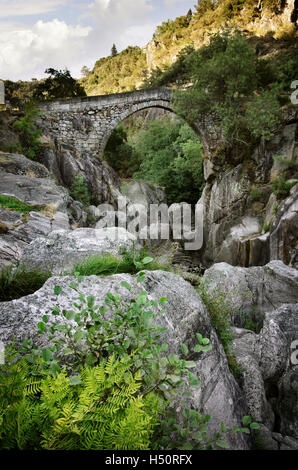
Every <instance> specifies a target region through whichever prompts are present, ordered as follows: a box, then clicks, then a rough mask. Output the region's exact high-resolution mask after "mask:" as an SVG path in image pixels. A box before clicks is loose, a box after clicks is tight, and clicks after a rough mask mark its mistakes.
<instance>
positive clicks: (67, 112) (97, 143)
mask: <svg viewBox="0 0 298 470" xmlns="http://www.w3.org/2000/svg"><path fill="white" fill-rule="evenodd" d="M171 94H172V91H171V90H169V89H166V88H156V89H149V90H139V91H133V92H129V93H117V94H114V95H103V96H86V97H79V98H70V99H62V100H55V101H49V102H43V103H40V104H39V108H40V109H41V115H40V117H39V120H38V125H39V127H41V129H42V130H43V131H44V134H46V135H48V136H50V137H51V138H52V139H54V141H55V142H56V144H57V145H58V147H60V148H61V147H62V148H63V147H66V148H67V149H70V150H71V152H72V154H73V155H74V156H75V158H76V159H78V160H82V159H83V158H84V155H86V154H88V155H89V156H91V157H96V156H97V157H98V156H99V157H101V156H102V154H103V151H104V149H105V146H106V144H107V142H108V140H109V137H110V135H111V133H112V131H113V130H114V129H115V128H116V127H117V126H118V124H119V123H120V122H122V121H123V120H124V119H125V118H126V117H128V116H130V115H131V114H133V113H135V112H136V111H140V110H142V109H146V108H152V107H159V108H164V109H167V110H169V111H173V109H172V107H171Z"/></svg>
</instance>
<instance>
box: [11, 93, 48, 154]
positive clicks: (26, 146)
mask: <svg viewBox="0 0 298 470" xmlns="http://www.w3.org/2000/svg"><path fill="white" fill-rule="evenodd" d="M24 111H25V115H24V116H23V117H21V118H19V119H18V120H17V121H15V123H14V126H15V127H16V128H17V130H18V133H19V138H20V144H21V150H22V153H24V155H25V156H26V157H28V158H30V159H31V160H34V159H35V158H36V154H37V151H38V149H39V146H40V142H39V140H38V138H39V137H40V135H41V134H42V131H41V130H40V129H37V128H36V125H35V119H36V118H37V117H38V115H39V113H40V111H39V109H38V108H37V107H36V106H35V104H34V102H32V101H30V102H27V103H26V104H25V105H24Z"/></svg>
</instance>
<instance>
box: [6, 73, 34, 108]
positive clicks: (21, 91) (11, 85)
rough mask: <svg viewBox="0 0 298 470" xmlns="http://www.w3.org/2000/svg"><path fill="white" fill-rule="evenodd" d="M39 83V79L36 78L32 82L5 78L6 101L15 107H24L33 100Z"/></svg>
mask: <svg viewBox="0 0 298 470" xmlns="http://www.w3.org/2000/svg"><path fill="white" fill-rule="evenodd" d="M38 83H39V82H38V80H35V79H32V81H30V82H23V81H22V80H18V81H17V82H12V81H11V80H4V85H5V99H6V101H8V102H9V103H10V105H11V106H12V107H13V108H19V109H22V108H23V106H24V104H25V103H27V102H30V101H32V100H33V93H34V90H35V88H36V87H37V85H38Z"/></svg>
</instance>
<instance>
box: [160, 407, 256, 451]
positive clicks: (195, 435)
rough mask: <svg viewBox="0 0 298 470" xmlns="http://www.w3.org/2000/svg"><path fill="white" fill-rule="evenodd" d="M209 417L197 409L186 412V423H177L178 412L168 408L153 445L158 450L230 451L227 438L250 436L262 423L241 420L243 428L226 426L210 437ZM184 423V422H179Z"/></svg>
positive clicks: (184, 417) (184, 419) (249, 418)
mask: <svg viewBox="0 0 298 470" xmlns="http://www.w3.org/2000/svg"><path fill="white" fill-rule="evenodd" d="M210 419H211V417H210V415H205V416H202V415H201V414H200V413H198V412H197V411H196V410H192V409H188V408H186V409H184V411H183V421H182V423H181V422H178V420H177V412H176V410H175V409H174V408H169V409H168V410H167V412H166V415H165V417H164V419H163V420H162V421H161V423H160V425H159V426H158V427H156V428H155V435H154V442H155V444H156V448H157V449H162V450H173V449H179V450H212V449H214V448H215V449H216V448H218V449H228V448H229V445H228V442H227V440H225V435H229V434H235V433H239V432H242V433H245V434H250V433H251V431H252V430H257V429H259V427H260V426H259V424H258V423H255V422H253V421H252V419H251V417H250V416H244V417H243V418H242V427H239V426H234V427H233V428H232V429H228V428H227V427H226V426H225V424H224V423H221V425H220V431H218V432H217V433H215V435H214V436H210V435H209V433H208V422H209V421H210ZM180 421H181V420H180Z"/></svg>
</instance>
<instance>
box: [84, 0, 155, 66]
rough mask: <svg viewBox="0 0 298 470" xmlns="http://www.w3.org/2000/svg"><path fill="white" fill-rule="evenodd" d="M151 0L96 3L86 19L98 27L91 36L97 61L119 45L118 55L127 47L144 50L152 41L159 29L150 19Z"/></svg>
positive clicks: (90, 6)
mask: <svg viewBox="0 0 298 470" xmlns="http://www.w3.org/2000/svg"><path fill="white" fill-rule="evenodd" d="M153 11H154V6H153V5H152V2H151V0H137V1H136V0H125V1H123V0H95V1H94V2H93V3H91V4H90V5H89V10H88V12H87V14H86V16H89V17H90V18H92V21H93V23H94V25H95V27H94V31H93V32H92V34H91V35H90V38H89V44H90V53H91V52H93V56H94V58H95V60H97V59H98V57H100V56H105V55H107V54H109V53H110V51H111V47H112V44H113V43H115V44H116V46H117V49H118V51H120V50H122V49H124V48H126V47H127V46H129V45H131V46H135V45H138V46H143V45H145V44H146V43H147V42H148V41H150V40H151V38H152V34H153V32H154V29H155V27H156V23H155V22H153V20H152V18H151V17H150V14H151V12H153Z"/></svg>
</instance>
